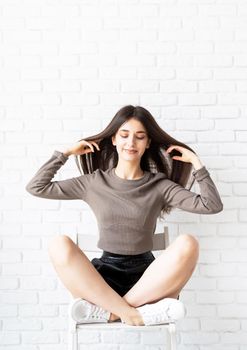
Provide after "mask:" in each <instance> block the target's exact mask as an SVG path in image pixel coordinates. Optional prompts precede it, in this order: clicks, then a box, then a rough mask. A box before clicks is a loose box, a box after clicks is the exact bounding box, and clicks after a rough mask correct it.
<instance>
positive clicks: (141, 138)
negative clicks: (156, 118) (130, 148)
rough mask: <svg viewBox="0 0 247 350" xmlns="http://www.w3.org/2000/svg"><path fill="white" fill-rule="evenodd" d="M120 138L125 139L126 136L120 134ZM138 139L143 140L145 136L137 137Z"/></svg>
mask: <svg viewBox="0 0 247 350" xmlns="http://www.w3.org/2000/svg"><path fill="white" fill-rule="evenodd" d="M120 136H121V137H122V138H124V139H126V138H127V137H128V136H123V135H120ZM137 139H138V140H144V139H145V137H137Z"/></svg>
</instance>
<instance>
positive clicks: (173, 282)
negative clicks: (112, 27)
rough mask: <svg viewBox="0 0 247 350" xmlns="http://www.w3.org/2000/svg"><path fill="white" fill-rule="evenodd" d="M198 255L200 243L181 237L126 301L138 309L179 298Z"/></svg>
mask: <svg viewBox="0 0 247 350" xmlns="http://www.w3.org/2000/svg"><path fill="white" fill-rule="evenodd" d="M198 255H199V248H198V242H197V240H196V239H195V238H194V237H193V236H191V235H186V234H184V235H180V236H179V237H177V239H175V241H174V242H173V243H172V244H170V245H169V247H167V249H166V250H165V251H164V252H163V253H162V254H161V255H160V256H158V257H157V258H156V259H155V260H154V261H153V262H152V263H151V264H150V265H149V267H148V268H147V269H146V270H145V272H144V274H143V275H142V277H141V278H140V279H139V281H138V282H137V283H136V284H135V285H134V286H133V287H132V288H131V289H130V290H129V291H128V293H126V294H125V296H124V297H123V298H124V299H125V300H126V301H127V302H128V303H129V304H130V305H132V306H134V307H138V306H141V305H143V304H147V303H151V302H155V301H158V300H160V299H162V298H166V297H169V298H177V297H178V295H179V292H180V291H181V289H182V288H183V287H184V285H185V284H186V283H187V281H188V280H189V278H190V277H191V275H192V273H193V271H194V269H195V266H196V262H197V260H198ZM154 286H155V287H154Z"/></svg>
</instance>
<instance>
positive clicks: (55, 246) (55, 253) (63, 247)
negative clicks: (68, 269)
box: [48, 235, 75, 265]
mask: <svg viewBox="0 0 247 350" xmlns="http://www.w3.org/2000/svg"><path fill="white" fill-rule="evenodd" d="M74 245H75V244H74V242H73V241H72V239H71V238H70V237H68V236H66V235H59V236H55V237H53V238H52V239H51V240H50V241H49V243H48V253H49V255H50V258H51V259H52V261H53V262H54V263H56V264H59V265H67V264H68V262H69V260H70V258H71V256H72V251H73V247H74Z"/></svg>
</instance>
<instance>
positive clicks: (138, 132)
mask: <svg viewBox="0 0 247 350" xmlns="http://www.w3.org/2000/svg"><path fill="white" fill-rule="evenodd" d="M120 131H124V132H129V130H125V129H121V130H120ZM136 133H137V134H140V133H142V134H146V131H143V130H140V131H137V132H136Z"/></svg>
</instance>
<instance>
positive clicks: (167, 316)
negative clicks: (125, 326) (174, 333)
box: [136, 298, 186, 326]
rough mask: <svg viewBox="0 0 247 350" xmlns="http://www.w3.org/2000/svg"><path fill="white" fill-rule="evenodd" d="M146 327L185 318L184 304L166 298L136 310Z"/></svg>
mask: <svg viewBox="0 0 247 350" xmlns="http://www.w3.org/2000/svg"><path fill="white" fill-rule="evenodd" d="M136 309H137V310H138V311H139V312H140V314H141V316H142V319H143V322H144V324H145V326H148V325H155V324H162V323H168V322H172V321H173V322H174V321H178V320H179V319H181V318H183V317H184V316H185V313H186V310H185V307H184V304H183V303H182V302H181V301H179V300H177V299H174V298H164V299H161V300H159V301H157V302H156V303H153V304H146V305H143V306H139V307H137V308H136Z"/></svg>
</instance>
